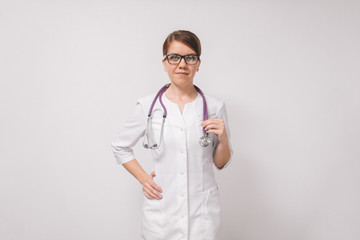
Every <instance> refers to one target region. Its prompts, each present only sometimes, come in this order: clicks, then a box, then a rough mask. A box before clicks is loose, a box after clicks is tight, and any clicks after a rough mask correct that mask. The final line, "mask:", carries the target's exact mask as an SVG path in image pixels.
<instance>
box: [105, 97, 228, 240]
mask: <svg viewBox="0 0 360 240" xmlns="http://www.w3.org/2000/svg"><path fill="white" fill-rule="evenodd" d="M154 97H155V94H152V95H150V96H146V97H143V98H139V99H138V101H137V104H136V108H135V112H134V113H133V115H132V116H131V117H130V119H128V120H127V121H126V122H125V124H124V125H123V127H122V128H121V130H120V131H119V133H118V135H117V136H116V138H115V140H114V141H113V142H112V148H113V151H114V154H115V158H116V160H117V162H118V163H119V164H123V163H126V162H127V161H130V160H132V159H134V158H135V155H134V153H133V150H132V147H134V146H135V144H136V143H137V142H138V141H139V140H140V139H141V144H142V143H143V136H144V133H145V129H146V121H147V114H148V111H149V109H150V105H151V103H152V101H153V99H154ZM205 99H206V101H207V106H208V116H209V118H222V119H224V122H225V127H226V131H227V133H228V136H229V138H230V130H229V125H228V119H227V113H226V108H225V104H224V102H222V101H219V100H217V99H215V98H213V97H210V96H208V95H206V94H205ZM162 100H163V103H164V105H165V106H166V108H167V118H166V121H165V125H164V132H163V138H162V141H161V144H160V147H159V148H158V149H156V150H149V154H151V156H152V161H153V169H152V170H154V171H155V173H156V176H155V177H154V181H155V182H156V183H157V184H158V185H159V186H160V187H161V188H162V190H163V192H162V195H163V198H162V199H161V200H157V199H148V198H147V197H145V195H144V202H143V231H142V234H141V237H142V239H145V240H177V239H190V240H200V239H212V240H218V239H220V233H219V232H220V231H219V230H220V223H221V209H220V198H219V192H218V186H217V183H216V181H215V178H214V172H213V166H214V164H213V154H214V153H215V150H216V146H217V144H218V140H217V137H216V135H214V134H212V133H211V134H210V137H211V140H212V144H210V145H209V146H208V147H206V148H204V147H201V146H200V144H199V139H200V137H201V136H202V135H203V132H202V127H201V125H200V123H201V122H202V121H203V102H202V97H201V95H200V94H199V93H198V95H197V97H196V99H195V100H194V101H192V102H189V103H187V104H186V105H185V106H184V109H183V112H182V113H181V111H180V108H179V106H178V105H177V104H176V103H174V102H171V101H170V100H169V99H168V98H167V97H166V95H165V94H163V96H162ZM162 114H163V109H162V107H161V105H160V102H159V99H158V100H157V101H156V104H155V106H154V110H153V123H152V125H151V129H150V130H151V131H150V132H149V133H148V134H149V138H150V139H153V140H155V141H156V143H158V142H159V137H160V129H161V122H162ZM229 142H230V139H229ZM230 150H231V156H232V155H233V151H232V147H231V143H230ZM229 162H230V161H229ZM229 162H228V163H227V164H226V166H227V165H228V164H229ZM226 166H225V167H226Z"/></svg>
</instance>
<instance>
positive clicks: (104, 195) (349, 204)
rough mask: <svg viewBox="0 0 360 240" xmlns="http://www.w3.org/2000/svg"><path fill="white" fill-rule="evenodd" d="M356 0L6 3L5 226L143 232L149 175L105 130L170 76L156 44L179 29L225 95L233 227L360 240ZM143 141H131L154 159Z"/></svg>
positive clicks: (212, 89) (28, 232) (227, 212)
mask: <svg viewBox="0 0 360 240" xmlns="http://www.w3.org/2000/svg"><path fill="white" fill-rule="evenodd" d="M359 10H360V3H359V2H358V1H352V2H351V1H340V0H337V1H322V2H320V1H299V0H298V1H291V2H290V1H280V0H274V1H221V2H220V1H212V2H211V1H145V0H144V1H110V0H106V1H104V0H102V1H100V0H92V1H84V0H83V1H80V0H75V1H60V0H59V1H25V0H22V1H21V0H17V1H16V0H15V1H10V0H2V1H0V61H1V62H0V79H1V81H0V107H1V118H0V119H1V126H0V130H1V132H0V141H1V142H0V147H1V150H0V188H1V189H0V191H1V197H0V239H2V240H25V239H26V240H49V239H51V240H65V239H66V240H68V239H76V240H77V239H86V240H95V239H96V240H100V239H101V240H103V239H106V240H112V239H113V240H115V239H139V230H140V224H141V201H142V191H141V186H140V184H139V183H138V182H136V180H135V179H134V178H133V177H132V176H131V175H130V174H129V173H128V172H126V170H125V169H124V168H123V167H122V166H121V165H117V164H116V161H115V158H114V156H113V154H112V152H111V149H110V143H111V141H112V140H113V138H114V136H115V133H116V131H117V130H118V129H119V128H120V126H121V124H122V123H123V122H124V121H125V120H126V119H127V118H128V117H129V116H130V114H131V113H132V111H133V109H134V107H135V101H136V99H137V98H138V97H141V96H144V95H147V94H151V93H153V92H155V91H157V90H158V89H159V88H160V87H161V86H162V85H163V84H164V83H166V82H167V81H168V77H167V75H166V73H165V72H164V71H163V68H162V65H161V56H162V43H163V41H164V39H165V38H166V36H167V35H168V34H169V33H170V32H172V31H174V30H178V29H187V30H190V31H193V32H195V33H196V34H197V35H198V36H199V37H200V39H201V41H202V46H203V54H202V65H201V67H200V71H199V73H198V74H197V75H196V77H195V83H196V84H197V85H198V86H199V87H201V88H202V89H203V91H204V92H207V93H208V94H209V95H213V96H215V97H217V98H220V99H223V100H224V101H225V102H226V103H227V108H228V114H229V119H230V120H229V121H230V127H231V134H232V144H233V146H234V151H235V156H234V159H233V162H232V163H231V165H229V167H228V168H227V169H225V170H224V171H220V172H216V176H217V179H218V183H219V188H220V194H221V198H222V202H223V218H224V236H225V237H224V239H225V240H238V239H241V240H289V239H291V240H338V239H341V240H343V239H344V240H357V239H360V230H359V223H360V207H359V206H360V205H359V204H358V203H359V202H360V190H359V181H360V171H359V167H360V163H359V160H360V148H359V145H360V144H359V143H360V141H359V140H360V137H359V136H360V135H359V133H360V127H359V124H358V123H359V122H360V113H359V109H360V97H359V90H360V83H359V80H360V78H359V77H360V70H359V69H360V68H359V62H360V61H359V56H360V46H359V42H360V32H359V29H360V14H359V12H360V11H359ZM139 145H140V144H139ZM147 154H148V152H147V151H145V150H143V149H141V147H140V146H137V147H136V155H137V158H138V160H139V161H140V163H141V164H143V166H144V167H145V168H146V169H149V167H150V159H149V157H148V155H147Z"/></svg>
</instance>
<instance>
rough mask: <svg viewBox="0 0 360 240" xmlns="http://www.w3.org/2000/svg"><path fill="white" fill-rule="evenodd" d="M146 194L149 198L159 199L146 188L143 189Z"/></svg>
mask: <svg viewBox="0 0 360 240" xmlns="http://www.w3.org/2000/svg"><path fill="white" fill-rule="evenodd" d="M143 191H144V193H146V194H147V195H148V196H150V198H151V199H152V198H157V197H156V195H155V194H153V193H152V192H151V191H150V190H149V189H147V188H144V189H143Z"/></svg>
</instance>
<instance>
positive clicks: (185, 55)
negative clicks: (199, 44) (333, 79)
mask: <svg viewBox="0 0 360 240" xmlns="http://www.w3.org/2000/svg"><path fill="white" fill-rule="evenodd" d="M167 54H177V55H181V54H179V53H167ZM186 55H197V54H196V53H188V54H185V55H182V56H186Z"/></svg>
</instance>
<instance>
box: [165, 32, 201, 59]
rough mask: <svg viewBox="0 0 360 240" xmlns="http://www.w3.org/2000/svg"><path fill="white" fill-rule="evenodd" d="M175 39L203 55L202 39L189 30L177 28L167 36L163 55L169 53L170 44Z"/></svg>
mask: <svg viewBox="0 0 360 240" xmlns="http://www.w3.org/2000/svg"><path fill="white" fill-rule="evenodd" d="M174 40H176V41H179V42H182V43H183V44H185V45H186V46H188V47H189V48H191V49H192V50H194V51H195V53H196V54H198V55H199V56H200V55H201V44H200V39H199V38H198V37H197V36H196V35H195V34H194V33H192V32H190V31H187V30H177V31H174V32H172V33H170V34H169V35H168V36H167V38H166V39H165V42H164V44H163V55H166V54H167V51H168V48H169V45H170V43H171V42H172V41H174Z"/></svg>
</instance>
